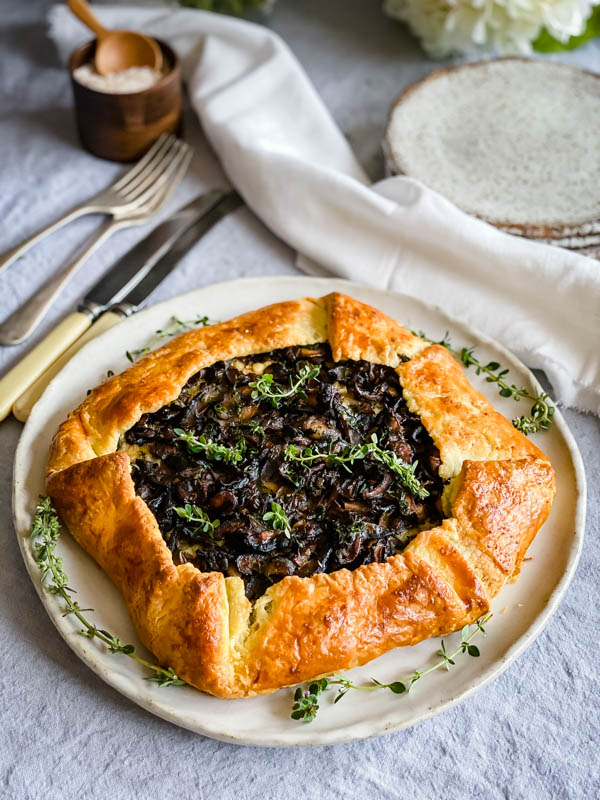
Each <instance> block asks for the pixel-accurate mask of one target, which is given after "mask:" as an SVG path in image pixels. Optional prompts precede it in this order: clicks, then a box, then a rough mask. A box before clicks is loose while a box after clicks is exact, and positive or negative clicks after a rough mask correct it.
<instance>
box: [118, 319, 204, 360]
mask: <svg viewBox="0 0 600 800" xmlns="http://www.w3.org/2000/svg"><path fill="white" fill-rule="evenodd" d="M212 324H214V321H211V320H210V319H209V318H208V317H206V316H204V317H196V318H195V319H179V317H176V316H173V317H171V322H170V323H169V325H167V327H166V328H159V329H158V330H157V331H154V337H153V341H152V342H151V343H150V344H147V345H146V346H145V347H140V348H139V349H138V350H126V351H125V355H126V357H127V360H128V361H131V363H132V364H133V363H134V362H135V361H137V360H138V359H139V358H141V357H142V356H145V355H147V354H148V353H151V352H152V351H153V350H154V349H155V348H156V347H158V345H159V344H161V341H162V340H163V339H171V338H172V337H173V336H179V334H180V333H183V332H184V331H189V330H191V329H192V328H197V327H198V325H201V326H202V327H205V326H206V325H212Z"/></svg>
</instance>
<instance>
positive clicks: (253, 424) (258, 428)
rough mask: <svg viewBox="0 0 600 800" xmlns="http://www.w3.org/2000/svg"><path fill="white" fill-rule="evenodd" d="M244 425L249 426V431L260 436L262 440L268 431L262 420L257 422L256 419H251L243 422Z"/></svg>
mask: <svg viewBox="0 0 600 800" xmlns="http://www.w3.org/2000/svg"><path fill="white" fill-rule="evenodd" d="M242 425H244V426H245V427H247V428H248V433H252V434H254V435H255V436H260V438H261V440H263V441H264V439H265V437H266V435H267V432H266V431H265V429H264V428H263V426H262V425H261V424H260V422H257V421H256V420H250V422H243V423H242Z"/></svg>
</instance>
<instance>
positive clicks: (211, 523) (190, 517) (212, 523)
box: [171, 503, 221, 539]
mask: <svg viewBox="0 0 600 800" xmlns="http://www.w3.org/2000/svg"><path fill="white" fill-rule="evenodd" d="M171 508H172V509H173V511H174V512H175V513H176V514H177V516H178V517H181V518H182V519H185V520H187V521H188V522H196V523H197V524H198V528H199V530H201V531H202V532H203V533H208V534H209V536H210V537H211V539H212V537H213V536H214V533H215V531H216V529H217V528H218V527H219V525H220V524H221V522H220V521H219V520H218V519H214V520H211V518H210V517H209V516H208V514H207V513H206V511H204V510H203V509H202V508H200V507H199V506H196V505H193V504H191V503H186V504H185V505H184V506H183V508H181V507H180V506H171Z"/></svg>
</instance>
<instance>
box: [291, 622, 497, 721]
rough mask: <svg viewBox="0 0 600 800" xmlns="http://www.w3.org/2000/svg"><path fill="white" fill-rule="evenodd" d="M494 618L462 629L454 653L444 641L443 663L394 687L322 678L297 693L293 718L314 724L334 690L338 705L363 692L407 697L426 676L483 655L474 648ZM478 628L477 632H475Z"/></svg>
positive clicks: (417, 673) (333, 677)
mask: <svg viewBox="0 0 600 800" xmlns="http://www.w3.org/2000/svg"><path fill="white" fill-rule="evenodd" d="M491 616H492V614H491V613H490V612H488V613H487V614H484V616H483V617H480V618H479V619H478V620H476V622H475V623H474V625H467V626H465V627H464V628H463V629H462V632H461V641H460V645H459V646H458V647H457V648H456V649H455V650H454V651H452V652H451V653H449V652H448V651H447V650H446V643H445V641H444V640H442V643H441V647H440V649H439V650H438V651H437V653H436V655H437V656H439V660H438V661H436V663H435V664H433V665H432V666H431V667H428V668H427V669H421V670H415V671H414V672H413V673H412V675H408V676H407V677H405V678H402V679H401V680H397V681H392V682H391V683H381V682H380V681H378V680H376V679H375V678H371V682H370V683H367V684H359V683H353V682H352V681H350V680H348V679H347V678H344V677H342V676H341V675H333V676H332V677H331V678H321V679H320V680H318V681H313V682H311V683H310V684H309V685H308V687H307V688H302V687H301V686H299V687H298V688H297V689H296V690H295V692H294V704H293V705H292V713H291V717H292V719H295V720H302V721H303V722H312V721H313V719H314V718H315V717H316V716H317V712H318V711H319V696H320V695H322V694H323V692H326V691H327V690H328V689H331V688H332V687H334V686H338V687H339V688H338V690H337V693H336V695H335V697H334V698H333V702H334V703H338V702H339V701H340V700H341V699H342V698H343V697H345V695H346V694H348V692H349V691H350V690H357V691H361V692H373V691H377V690H379V689H388V690H389V691H390V692H392V694H406V693H408V692H410V690H411V688H412V687H413V686H414V685H415V683H416V682H417V681H419V680H421V678H424V677H425V676H426V675H430V674H431V673H432V672H436V670H438V669H442V668H443V669H446V670H449V669H451V668H452V667H453V666H455V665H456V658H457V657H458V656H460V655H469V656H472V657H473V658H478V657H479V655H480V652H479V648H478V647H477V646H476V645H474V644H471V642H472V641H473V639H474V638H475V636H477V635H478V634H479V633H483V634H485V628H484V627H483V626H484V625H485V624H486V623H487V622H488V620H489V619H490V618H491ZM472 628H474V630H472Z"/></svg>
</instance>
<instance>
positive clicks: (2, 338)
mask: <svg viewBox="0 0 600 800" xmlns="http://www.w3.org/2000/svg"><path fill="white" fill-rule="evenodd" d="M119 227H121V224H120V223H119V222H118V221H117V220H109V221H108V222H105V223H104V224H103V225H102V226H101V228H100V230H99V232H98V234H97V235H96V236H95V237H94V239H92V241H91V242H90V244H89V245H88V246H87V247H86V248H85V250H84V251H83V252H82V253H81V254H80V255H79V256H77V258H76V259H75V261H72V262H71V264H69V266H68V267H67V268H66V269H65V270H63V271H62V272H59V274H58V275H55V277H54V278H52V279H51V280H49V281H48V283H46V284H44V286H42V288H41V289H39V290H38V291H37V292H36V293H35V294H34V295H32V296H31V297H30V298H29V300H28V301H27V302H26V303H25V304H24V305H23V306H21V308H18V309H17V310H16V311H15V312H13V313H12V314H11V315H10V317H8V319H6V320H4V322H3V323H2V325H0V344H8V345H12V344H20V343H21V342H24V341H25V340H26V339H27V338H29V336H30V335H31V334H32V333H33V331H34V330H35V329H36V328H37V326H38V325H39V323H40V322H41V320H42V319H43V317H44V315H45V314H46V311H47V310H48V309H49V308H50V306H51V305H52V302H53V300H54V299H55V297H56V296H57V295H58V293H59V292H60V290H61V289H62V287H63V286H64V285H65V283H67V281H68V280H69V278H70V277H71V276H72V275H74V274H75V272H77V270H78V269H79V267H80V266H81V265H82V264H83V262H84V261H85V260H86V259H87V258H89V256H91V254H92V253H93V252H94V251H95V250H96V249H97V248H98V247H100V245H101V244H102V242H103V241H104V240H105V239H107V238H108V237H109V236H110V235H111V233H112V232H113V231H114V230H116V228H119Z"/></svg>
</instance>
